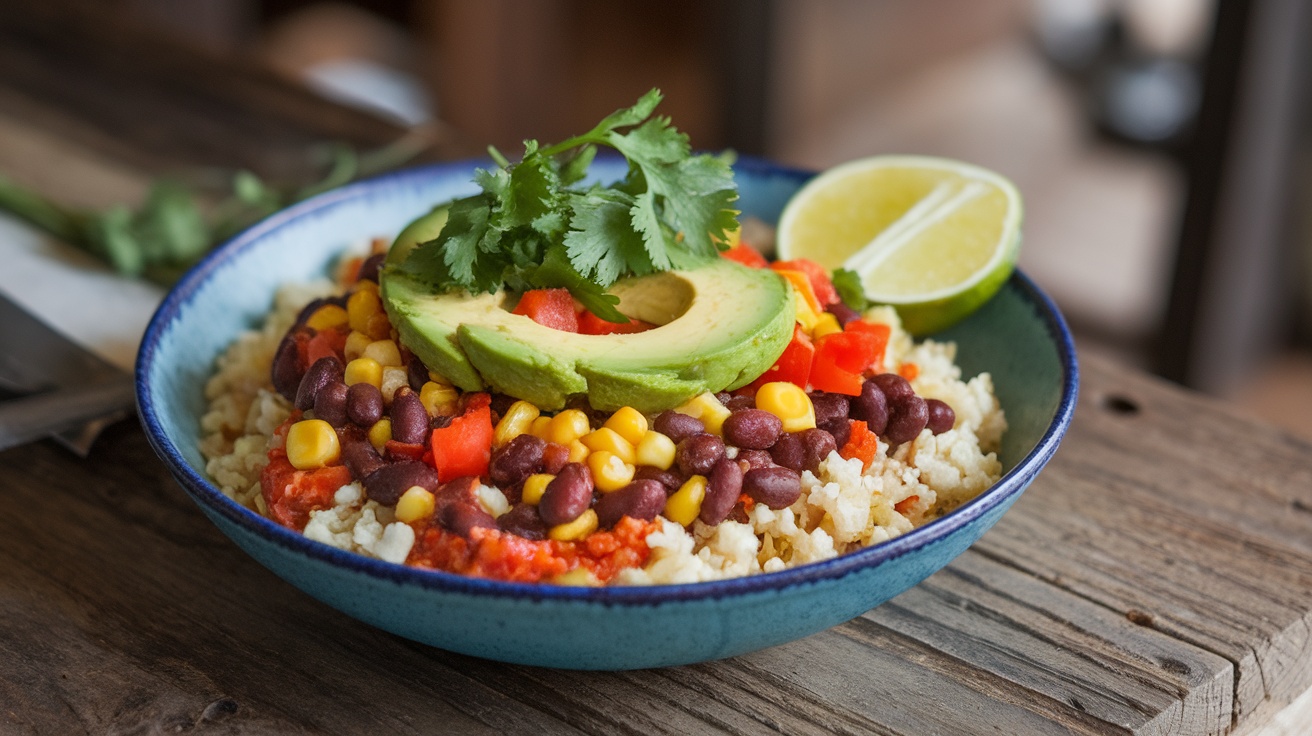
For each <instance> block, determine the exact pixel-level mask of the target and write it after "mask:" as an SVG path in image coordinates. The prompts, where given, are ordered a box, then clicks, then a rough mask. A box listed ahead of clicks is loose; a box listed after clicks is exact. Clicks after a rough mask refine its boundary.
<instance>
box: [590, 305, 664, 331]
mask: <svg viewBox="0 0 1312 736" xmlns="http://www.w3.org/2000/svg"><path fill="white" fill-rule="evenodd" d="M578 323H579V334H581V335H628V334H631V333H634V332H645V331H647V330H650V329H651V328H653V327H655V326H656V325H653V324H651V323H650V322H643V321H642V320H637V319H631V320H629V321H628V322H627V323H620V322H611V321H609V320H604V319H602V318H601V317H598V316H597V315H595V314H593V313H592V312H589V311H588V310H586V309H585V310H583V311H582V312H580V313H579V317H578Z"/></svg>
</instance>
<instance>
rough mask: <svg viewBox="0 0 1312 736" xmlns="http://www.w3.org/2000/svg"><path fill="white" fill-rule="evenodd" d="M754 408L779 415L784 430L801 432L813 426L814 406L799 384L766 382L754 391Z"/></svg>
mask: <svg viewBox="0 0 1312 736" xmlns="http://www.w3.org/2000/svg"><path fill="white" fill-rule="evenodd" d="M756 408H757V409H764V410H765V411H768V412H770V413H771V414H773V415H775V416H777V417H779V419H781V420H782V421H783V423H784V431H785V432H801V431H802V430H804V429H811V428H812V427H814V426H815V407H814V406H813V405H812V404H811V397H810V396H807V395H806V392H805V391H803V390H802V388H801V387H800V386H798V385H797V384H795V383H789V382H788V381H775V382H773V383H767V384H765V385H764V386H762V387H761V388H760V390H758V391H757V392H756Z"/></svg>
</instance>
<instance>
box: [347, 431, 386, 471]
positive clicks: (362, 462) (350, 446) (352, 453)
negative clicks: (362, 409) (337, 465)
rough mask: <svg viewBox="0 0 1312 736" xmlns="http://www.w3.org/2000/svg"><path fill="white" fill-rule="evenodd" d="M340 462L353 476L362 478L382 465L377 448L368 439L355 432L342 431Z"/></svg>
mask: <svg viewBox="0 0 1312 736" xmlns="http://www.w3.org/2000/svg"><path fill="white" fill-rule="evenodd" d="M342 434H343V435H344V436H343V437H342V464H343V465H345V466H346V467H347V468H348V469H349V470H350V471H351V475H352V476H353V477H355V478H364V477H366V476H368V475H369V474H370V473H372V472H374V471H375V470H377V469H379V468H381V467H383V465H384V462H383V458H382V456H381V455H379V454H378V450H376V449H374V446H373V445H371V444H369V441H368V440H366V439H364V438H363V437H361V436H359V435H358V434H355V433H342Z"/></svg>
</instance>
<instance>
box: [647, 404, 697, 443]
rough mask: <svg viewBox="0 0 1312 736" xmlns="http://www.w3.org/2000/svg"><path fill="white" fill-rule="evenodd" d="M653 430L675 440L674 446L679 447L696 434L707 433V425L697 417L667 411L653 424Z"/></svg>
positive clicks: (670, 410) (657, 417)
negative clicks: (678, 445)
mask: <svg viewBox="0 0 1312 736" xmlns="http://www.w3.org/2000/svg"><path fill="white" fill-rule="evenodd" d="M652 429H654V430H656V431H657V432H660V433H661V434H663V435H665V436H666V437H669V438H670V439H671V440H674V444H676V445H677V444H679V443H680V442H682V441H684V440H685V439H687V438H689V437H691V436H693V435H695V434H701V433H702V432H705V431H706V425H705V424H703V423H702V420H700V419H698V418H696V417H690V416H688V415H687V414H680V413H679V412H677V411H674V410H673V409H666V410H665V411H663V412H661V413H660V414H659V415H657V416H656V421H654V422H652Z"/></svg>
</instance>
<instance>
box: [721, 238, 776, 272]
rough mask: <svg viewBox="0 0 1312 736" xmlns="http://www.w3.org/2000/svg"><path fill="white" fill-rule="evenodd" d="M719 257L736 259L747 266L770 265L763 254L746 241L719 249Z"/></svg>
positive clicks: (761, 266)
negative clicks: (727, 248) (726, 248)
mask: <svg viewBox="0 0 1312 736" xmlns="http://www.w3.org/2000/svg"><path fill="white" fill-rule="evenodd" d="M720 257H721V258H728V259H729V260H731V261H737V262H738V263H741V264H743V265H744V266H747V267H748V268H765V267H766V266H768V265H770V264H769V262H767V261H766V260H765V256H763V255H761V253H760V251H758V250H756V249H755V248H753V247H752V246H750V245H748V244H746V243H739V244H738V245H735V246H734V247H732V248H730V249H729V250H726V251H721V252H720Z"/></svg>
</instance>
